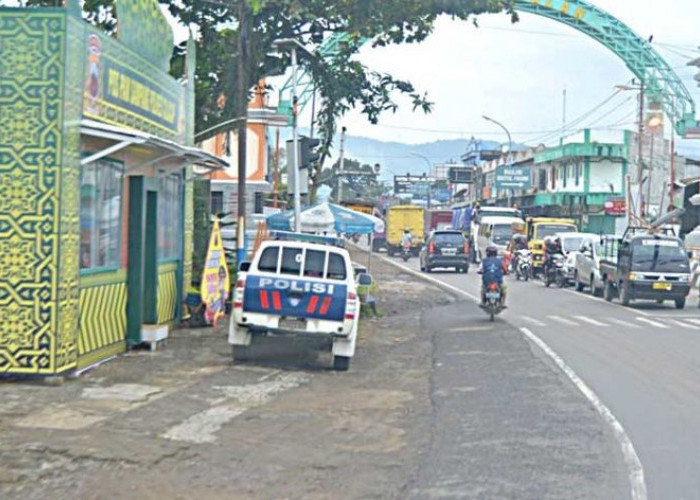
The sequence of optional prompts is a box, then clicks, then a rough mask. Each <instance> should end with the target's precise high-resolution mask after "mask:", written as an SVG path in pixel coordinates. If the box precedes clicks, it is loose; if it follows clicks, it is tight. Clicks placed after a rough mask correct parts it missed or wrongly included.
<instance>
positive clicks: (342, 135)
mask: <svg viewBox="0 0 700 500" xmlns="http://www.w3.org/2000/svg"><path fill="white" fill-rule="evenodd" d="M347 130H348V129H347V128H345V127H343V128H342V129H340V165H339V167H338V196H337V198H338V204H340V202H341V201H343V167H344V166H345V132H347Z"/></svg>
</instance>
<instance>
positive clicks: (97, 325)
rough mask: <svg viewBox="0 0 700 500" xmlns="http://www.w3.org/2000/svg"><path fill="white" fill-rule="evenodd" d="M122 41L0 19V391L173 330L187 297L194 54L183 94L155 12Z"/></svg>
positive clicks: (77, 28) (139, 14)
mask: <svg viewBox="0 0 700 500" xmlns="http://www.w3.org/2000/svg"><path fill="white" fill-rule="evenodd" d="M117 15H118V19H119V29H118V33H119V38H118V39H115V38H112V37H110V36H107V35H105V34H104V33H102V32H100V31H99V30H97V29H95V28H94V27H92V26H90V25H88V24H87V23H85V22H84V21H83V20H82V18H81V17H80V8H79V7H78V3H77V0H69V1H68V2H67V6H66V8H60V9H59V8H0V49H1V50H2V58H0V301H1V302H2V307H3V313H4V318H3V322H2V323H0V375H6V376H8V375H9V376H16V375H55V374H61V373H65V372H71V371H76V370H81V369H83V368H85V367H88V366H90V365H93V364H95V363H98V362H100V361H102V360H104V359H107V358H109V357H111V356H114V355H116V354H118V353H120V352H123V351H124V350H126V349H127V347H129V346H135V345H138V344H140V343H142V342H143V341H146V340H148V338H149V335H151V334H152V333H153V332H154V331H155V332H156V334H157V335H163V334H167V330H168V328H169V327H170V325H172V324H173V323H174V322H176V321H177V319H178V317H179V313H180V303H181V301H182V297H183V290H184V289H186V288H187V287H185V286H184V283H189V273H190V267H191V264H190V261H191V253H192V251H191V246H192V210H193V208H192V184H191V182H190V180H191V179H192V176H193V174H192V168H191V167H192V166H195V165H197V166H198V167H199V170H200V171H209V170H212V169H218V168H221V167H222V166H223V165H224V164H223V162H222V161H221V160H219V159H218V158H216V157H214V156H212V155H210V154H208V153H205V152H203V151H200V150H197V149H195V148H193V147H192V146H191V145H192V136H193V133H192V128H193V100H194V90H193V88H192V82H193V81H194V75H193V71H194V44H193V43H192V41H190V44H189V49H190V50H188V74H187V75H185V76H186V81H187V82H190V84H189V85H183V84H181V83H180V82H179V81H178V80H176V79H175V78H173V77H171V76H170V75H169V74H168V69H169V64H170V57H171V55H172V47H173V35H172V29H171V28H170V25H169V24H168V22H167V21H166V19H165V18H164V16H163V15H162V13H161V11H160V9H159V7H158V4H157V2H156V1H155V0H120V1H119V2H118V5H117Z"/></svg>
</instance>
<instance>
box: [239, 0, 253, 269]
mask: <svg viewBox="0 0 700 500" xmlns="http://www.w3.org/2000/svg"><path fill="white" fill-rule="evenodd" d="M249 24H250V20H249V18H248V2H238V26H239V28H238V65H237V66H238V68H237V69H238V81H237V88H236V116H239V117H241V119H240V121H239V122H238V211H237V220H238V223H237V225H236V229H237V230H236V259H237V260H238V263H239V264H240V263H241V262H243V261H244V260H245V212H246V199H245V191H246V189H245V181H246V174H247V169H246V157H247V151H246V145H247V141H248V136H247V131H248V120H247V114H248V109H247V108H248V71H247V69H248V29H249Z"/></svg>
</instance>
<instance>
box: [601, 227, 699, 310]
mask: <svg viewBox="0 0 700 500" xmlns="http://www.w3.org/2000/svg"><path fill="white" fill-rule="evenodd" d="M601 243H602V248H603V251H602V255H601V260H600V274H601V279H602V282H603V297H604V298H605V300H607V301H608V302H610V301H612V300H613V299H614V298H615V297H619V299H620V301H621V302H622V304H623V305H625V306H627V305H629V304H630V303H631V302H632V301H634V300H655V301H656V302H658V303H663V302H664V301H666V300H672V301H674V302H675V304H676V308H677V309H683V308H684V307H685V301H686V297H687V296H688V294H689V293H690V263H689V260H688V255H687V254H686V252H685V250H684V248H683V243H682V242H681V240H680V239H678V238H677V237H675V236H672V235H669V234H658V233H649V232H643V233H626V234H625V236H623V237H622V238H604V239H603V241H601Z"/></svg>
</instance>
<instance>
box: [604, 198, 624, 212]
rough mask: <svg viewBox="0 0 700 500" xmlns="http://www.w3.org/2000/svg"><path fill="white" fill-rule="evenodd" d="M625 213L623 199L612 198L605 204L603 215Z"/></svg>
mask: <svg viewBox="0 0 700 500" xmlns="http://www.w3.org/2000/svg"><path fill="white" fill-rule="evenodd" d="M626 211H627V205H626V203H625V199H624V198H612V199H609V200H607V201H606V202H605V215H625V213H626Z"/></svg>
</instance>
